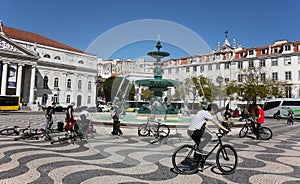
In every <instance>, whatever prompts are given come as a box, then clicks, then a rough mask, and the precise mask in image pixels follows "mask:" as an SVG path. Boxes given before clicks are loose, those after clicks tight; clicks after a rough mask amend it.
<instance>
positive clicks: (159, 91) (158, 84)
mask: <svg viewBox="0 0 300 184" xmlns="http://www.w3.org/2000/svg"><path fill="white" fill-rule="evenodd" d="M155 47H156V48H157V51H152V52H149V53H147V55H148V56H151V57H153V58H155V59H156V61H155V63H154V69H153V74H154V78H153V79H141V80H136V81H135V83H136V84H137V85H139V86H144V87H148V89H149V90H150V91H153V92H154V97H153V98H152V99H151V100H150V101H149V105H143V106H142V107H141V108H140V109H139V110H138V117H151V118H159V119H165V120H166V119H178V109H175V108H174V107H173V105H172V104H171V103H169V101H170V99H167V98H165V99H167V100H165V99H163V92H164V91H167V90H168V88H169V87H178V86H179V85H180V84H182V82H180V81H177V80H171V79H163V78H162V73H163V70H162V63H161V59H162V58H164V57H168V56H169V55H170V53H168V52H164V51H161V50H160V49H161V48H162V45H161V43H160V41H159V40H158V41H157V43H156V46H155ZM168 98H170V97H168Z"/></svg>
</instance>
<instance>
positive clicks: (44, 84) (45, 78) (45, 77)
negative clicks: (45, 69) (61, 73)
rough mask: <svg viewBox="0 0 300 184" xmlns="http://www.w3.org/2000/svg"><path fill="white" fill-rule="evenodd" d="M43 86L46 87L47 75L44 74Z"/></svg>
mask: <svg viewBox="0 0 300 184" xmlns="http://www.w3.org/2000/svg"><path fill="white" fill-rule="evenodd" d="M43 88H44V89H48V77H47V75H45V76H44V83H43Z"/></svg>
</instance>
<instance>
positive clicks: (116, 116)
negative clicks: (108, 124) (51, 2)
mask: <svg viewBox="0 0 300 184" xmlns="http://www.w3.org/2000/svg"><path fill="white" fill-rule="evenodd" d="M120 106H121V103H120V102H119V101H118V102H116V104H115V106H114V112H113V114H112V116H111V117H110V119H113V131H112V132H111V134H112V135H123V132H122V130H121V129H120V119H119V116H120V114H121V108H120Z"/></svg>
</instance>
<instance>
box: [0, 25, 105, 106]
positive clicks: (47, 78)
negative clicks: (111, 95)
mask: <svg viewBox="0 0 300 184" xmlns="http://www.w3.org/2000/svg"><path fill="white" fill-rule="evenodd" d="M99 62H101V59H99V58H97V57H96V56H94V55H91V54H88V53H85V52H84V51H81V50H78V49H75V48H73V47H70V46H68V45H65V44H62V43H60V42H57V41H54V40H51V39H49V38H46V37H44V36H41V35H38V34H35V33H30V32H26V31H23V30H18V29H15V28H10V27H5V26H1V28H0V66H1V68H0V71H1V75H0V76H1V95H16V96H20V97H21V101H22V102H23V103H24V104H28V105H29V106H30V107H31V108H33V109H34V108H35V107H36V104H40V105H44V106H48V105H50V104H51V103H52V102H56V103H57V104H58V105H60V106H63V107H65V106H67V105H68V104H70V103H71V102H75V103H76V106H88V107H90V106H95V105H96V84H95V82H96V76H97V63H99ZM12 68H13V69H15V70H14V71H15V75H16V77H15V78H10V77H9V72H8V70H11V69H12Z"/></svg>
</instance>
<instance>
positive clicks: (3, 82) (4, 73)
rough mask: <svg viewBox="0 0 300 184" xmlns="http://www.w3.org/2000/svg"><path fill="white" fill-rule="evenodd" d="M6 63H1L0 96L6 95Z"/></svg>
mask: <svg viewBox="0 0 300 184" xmlns="http://www.w3.org/2000/svg"><path fill="white" fill-rule="evenodd" d="M7 70H8V63H5V62H3V70H2V84H1V95H6V87H7Z"/></svg>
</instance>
